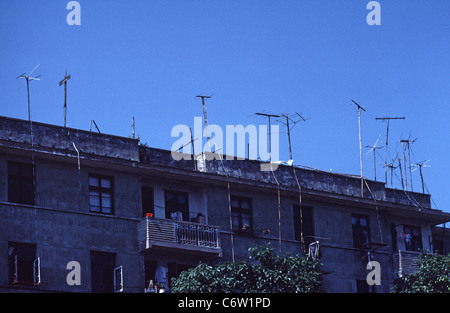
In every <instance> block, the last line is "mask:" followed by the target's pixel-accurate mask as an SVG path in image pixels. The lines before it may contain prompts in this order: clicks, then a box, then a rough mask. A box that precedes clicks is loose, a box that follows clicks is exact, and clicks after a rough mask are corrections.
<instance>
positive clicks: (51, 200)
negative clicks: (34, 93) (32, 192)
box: [0, 155, 144, 292]
mask: <svg viewBox="0 0 450 313" xmlns="http://www.w3.org/2000/svg"><path fill="white" fill-rule="evenodd" d="M8 160H15V161H27V160H26V158H17V157H15V156H11V155H1V156H0V172H2V173H6V171H7V161H8ZM28 161H29V160H28ZM89 173H97V174H107V175H110V176H113V177H114V203H115V214H114V215H111V216H109V215H102V214H97V213H91V212H89V191H88V174H89ZM1 177H2V179H3V178H4V176H3V175H2V176H1ZM140 196H141V195H140V182H139V180H138V177H136V176H134V175H130V174H126V173H122V172H112V171H105V170H100V169H95V168H88V167H83V168H82V169H81V172H80V173H79V172H78V169H77V168H76V167H75V168H73V165H72V164H64V163H55V162H51V161H47V160H41V159H37V160H36V209H35V208H34V206H30V205H21V204H11V203H7V184H6V183H5V182H4V180H2V183H1V184H0V211H1V212H2V214H1V215H0V225H1V227H0V251H1V253H0V268H1V270H0V285H7V284H8V266H7V261H8V257H7V251H8V248H7V246H8V242H10V241H12V242H24V243H33V244H37V252H38V254H39V256H40V258H41V274H42V278H43V280H44V281H45V282H46V284H47V285H46V287H45V288H46V289H48V290H53V291H90V290H91V277H90V275H91V274H90V251H91V250H94V251H103V252H112V253H115V254H116V265H117V266H119V265H123V266H124V268H126V274H125V282H126V285H127V286H132V287H133V288H135V287H136V286H142V288H143V287H144V278H143V276H142V271H141V270H142V264H141V263H142V262H141V261H142V260H141V257H140V255H139V252H140V250H139V247H138V240H137V238H138V235H137V227H136V225H137V220H138V218H139V217H140V215H141V207H140V201H139V199H140ZM70 261H78V262H79V263H80V264H81V279H82V282H81V283H82V285H81V286H68V285H67V283H66V276H67V274H68V273H69V270H66V265H67V263H68V262H70ZM133 288H131V287H130V288H129V289H128V290H127V289H126V290H127V291H130V292H135V291H139V292H141V291H142V290H143V289H142V290H141V289H139V290H134V289H133Z"/></svg>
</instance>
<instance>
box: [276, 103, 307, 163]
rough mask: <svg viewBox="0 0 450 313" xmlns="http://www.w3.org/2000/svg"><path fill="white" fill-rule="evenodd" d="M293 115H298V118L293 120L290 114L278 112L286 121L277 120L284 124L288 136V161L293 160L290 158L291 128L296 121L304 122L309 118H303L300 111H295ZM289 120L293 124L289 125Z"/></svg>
mask: <svg viewBox="0 0 450 313" xmlns="http://www.w3.org/2000/svg"><path fill="white" fill-rule="evenodd" d="M295 115H296V116H298V117H299V119H297V120H294V119H293V118H292V115H289V114H280V116H281V117H283V118H284V119H285V120H286V122H284V121H279V122H281V123H283V124H285V125H286V130H287V136H288V143H289V161H290V162H293V159H292V146H291V130H292V129H293V128H294V127H295V125H297V123H299V122H306V121H307V120H309V118H308V119H305V118H304V117H303V116H302V115H301V114H300V113H297V112H295ZM289 121H291V122H292V123H293V124H294V125H293V126H292V127H290V123H289Z"/></svg>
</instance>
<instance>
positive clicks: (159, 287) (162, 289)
mask: <svg viewBox="0 0 450 313" xmlns="http://www.w3.org/2000/svg"><path fill="white" fill-rule="evenodd" d="M155 286H156V289H157V290H158V291H157V292H158V293H165V292H166V285H164V284H163V283H161V282H158V283H156V284H155Z"/></svg>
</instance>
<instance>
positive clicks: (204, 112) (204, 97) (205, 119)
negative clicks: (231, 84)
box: [197, 96, 212, 152]
mask: <svg viewBox="0 0 450 313" xmlns="http://www.w3.org/2000/svg"><path fill="white" fill-rule="evenodd" d="M197 98H201V99H202V106H203V119H204V122H205V129H206V139H207V140H208V143H209V148H210V150H211V142H210V141H209V131H208V119H207V118H206V102H205V99H210V98H211V96H197ZM211 152H212V151H211Z"/></svg>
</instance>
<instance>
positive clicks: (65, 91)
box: [59, 71, 70, 127]
mask: <svg viewBox="0 0 450 313" xmlns="http://www.w3.org/2000/svg"><path fill="white" fill-rule="evenodd" d="M69 79H70V75H69V76H67V71H66V75H65V76H64V78H63V80H61V81H60V82H59V86H60V87H61V85H62V84H64V127H66V115H67V81H68V80H69Z"/></svg>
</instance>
